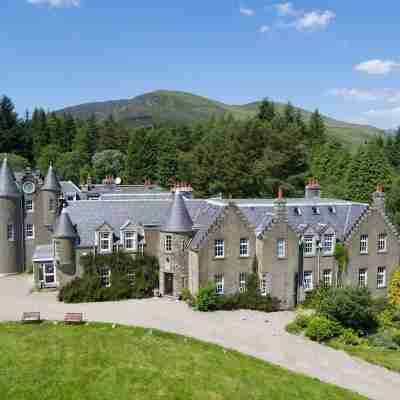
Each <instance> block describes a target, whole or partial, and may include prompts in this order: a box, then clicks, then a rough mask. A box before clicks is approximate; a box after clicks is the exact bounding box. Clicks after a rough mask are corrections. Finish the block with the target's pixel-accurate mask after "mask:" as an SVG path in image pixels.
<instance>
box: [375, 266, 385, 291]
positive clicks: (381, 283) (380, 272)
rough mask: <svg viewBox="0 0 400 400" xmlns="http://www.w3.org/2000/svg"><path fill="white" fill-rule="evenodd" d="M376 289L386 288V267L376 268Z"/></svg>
mask: <svg viewBox="0 0 400 400" xmlns="http://www.w3.org/2000/svg"><path fill="white" fill-rule="evenodd" d="M376 287H377V289H384V288H386V267H378V269H377V272H376Z"/></svg>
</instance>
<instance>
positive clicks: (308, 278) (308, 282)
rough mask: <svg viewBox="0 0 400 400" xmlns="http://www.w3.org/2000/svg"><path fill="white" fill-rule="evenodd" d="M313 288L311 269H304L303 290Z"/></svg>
mask: <svg viewBox="0 0 400 400" xmlns="http://www.w3.org/2000/svg"><path fill="white" fill-rule="evenodd" d="M312 289H313V273H312V271H304V290H312Z"/></svg>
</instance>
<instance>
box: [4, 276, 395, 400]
mask: <svg viewBox="0 0 400 400" xmlns="http://www.w3.org/2000/svg"><path fill="white" fill-rule="evenodd" d="M31 287H32V278H31V276H27V275H19V276H7V277H0V320H2V321H16V320H20V318H21V315H22V313H23V312H24V311H29V312H31V311H38V312H40V313H41V316H42V318H44V319H49V320H62V319H63V318H64V313H65V312H82V313H83V314H84V318H85V319H86V320H90V321H102V322H115V323H120V324H126V325H135V326H143V327H149V328H156V329H160V330H164V331H169V332H174V333H178V334H182V335H187V336H192V337H194V338H197V339H200V340H204V341H208V342H213V343H217V344H219V345H222V346H225V347H227V348H232V349H235V350H238V351H240V352H243V353H246V354H249V355H252V356H255V357H258V358H261V359H263V360H266V361H269V362H271V363H274V364H278V365H280V366H282V367H284V368H287V369H289V370H291V371H295V372H300V373H303V374H306V375H309V376H312V377H315V378H318V379H320V380H322V381H325V382H329V383H333V384H336V385H338V386H341V387H344V388H347V389H350V390H353V391H355V392H358V393H360V394H363V395H365V396H367V397H368V398H370V399H375V400H391V399H393V400H396V399H398V398H399V396H400V374H397V373H395V372H391V371H388V370H386V369H384V368H382V367H378V366H375V365H372V364H369V363H367V362H365V361H362V360H359V359H356V358H352V357H350V356H349V355H348V354H346V353H344V352H342V351H337V350H334V349H331V348H329V347H326V346H323V345H320V344H318V343H314V342H311V341H309V340H306V339H304V338H302V337H298V336H294V335H290V334H288V333H287V332H286V331H285V325H286V324H287V323H288V322H290V321H291V320H292V319H293V318H294V313H293V312H278V313H271V314H265V313H261V312H256V311H232V312H229V311H227V312H225V311H219V312H214V313H200V312H194V311H192V310H191V309H190V308H189V307H188V306H187V305H186V304H184V303H183V302H176V301H173V300H168V299H147V300H128V301H122V302H107V303H90V304H63V303H59V302H58V301H57V298H56V293H31V292H30V290H31Z"/></svg>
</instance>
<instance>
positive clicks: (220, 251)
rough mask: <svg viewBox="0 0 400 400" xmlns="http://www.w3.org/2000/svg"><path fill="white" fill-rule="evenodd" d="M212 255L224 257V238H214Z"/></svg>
mask: <svg viewBox="0 0 400 400" xmlns="http://www.w3.org/2000/svg"><path fill="white" fill-rule="evenodd" d="M214 257H215V258H224V257H225V241H224V239H216V240H215V241H214Z"/></svg>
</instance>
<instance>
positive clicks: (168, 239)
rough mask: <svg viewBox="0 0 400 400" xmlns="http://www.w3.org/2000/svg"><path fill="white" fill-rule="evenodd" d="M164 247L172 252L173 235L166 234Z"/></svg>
mask: <svg viewBox="0 0 400 400" xmlns="http://www.w3.org/2000/svg"><path fill="white" fill-rule="evenodd" d="M164 248H165V251H167V252H168V253H170V252H171V251H172V236H171V235H167V236H165V241H164Z"/></svg>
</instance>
